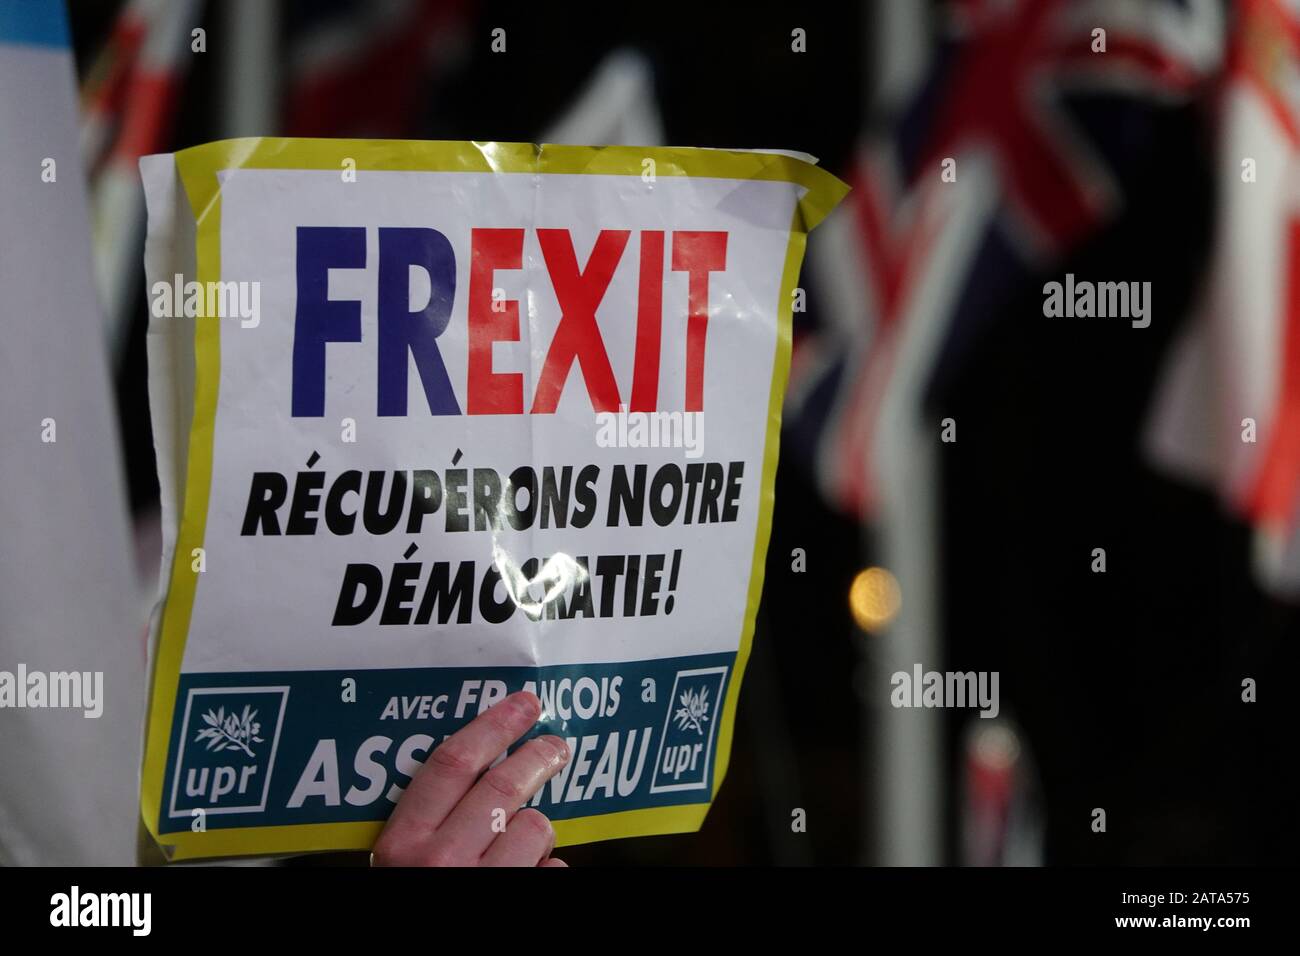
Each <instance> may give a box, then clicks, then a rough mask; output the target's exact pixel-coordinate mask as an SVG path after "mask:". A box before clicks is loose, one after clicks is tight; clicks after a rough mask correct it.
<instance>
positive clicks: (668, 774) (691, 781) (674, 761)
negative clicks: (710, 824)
mask: <svg viewBox="0 0 1300 956" xmlns="http://www.w3.org/2000/svg"><path fill="white" fill-rule="evenodd" d="M726 678H727V668H725V667H703V668H699V669H697V670H689V671H678V672H677V679H676V680H674V681H673V692H672V695H671V696H670V697H669V699H668V700H669V703H668V713H667V715H666V716H665V718H664V731H663V735H662V736H661V738H660V741H659V756H658V757H657V758H656V759H655V774H654V780H653V781H651V784H650V792H651V793H669V792H672V791H675V790H707V789H708V786H709V768H710V767H711V766H712V764H711V760H712V758H713V744H714V741H715V740H716V739H717V728H718V723H719V721H720V720H721V717H722V688H723V683H724V682H725V681H726Z"/></svg>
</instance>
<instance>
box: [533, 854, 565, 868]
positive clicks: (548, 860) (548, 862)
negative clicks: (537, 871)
mask: <svg viewBox="0 0 1300 956" xmlns="http://www.w3.org/2000/svg"><path fill="white" fill-rule="evenodd" d="M537 865H538V866H564V867H567V866H568V865H569V864H567V863H565V862H564V861H563V860H557V859H556V858H555V857H553V856H548V857H547V858H546V859H544V860H543V861H542V862H541V863H538V864H537Z"/></svg>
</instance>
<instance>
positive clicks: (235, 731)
mask: <svg viewBox="0 0 1300 956" xmlns="http://www.w3.org/2000/svg"><path fill="white" fill-rule="evenodd" d="M256 718H257V711H255V710H253V709H252V708H251V707H249V706H248V705H247V704H245V705H244V712H243V713H242V714H240V715H236V714H235V712H234V711H233V710H232V711H231V712H230V713H229V714H227V713H226V708H225V707H218V708H217V709H216V711H215V712H214V711H212V710H209V711H208V712H207V713H206V714H204V715H203V722H204V723H205V724H207V725H208V726H206V727H204V728H203V729H202V730H200V731H199V733H198V736H197V737H195V738H194V742H195V743H198V742H199V741H200V740H206V741H207V742H208V748H207V749H208V750H214V751H222V750H225V749H226V748H230V749H232V750H242V751H243V752H244V753H246V754H248V755H249V756H250V757H256V756H257V754H255V753H253V751H252V749H251V748H250V747H249V744H260V743H262V738H261V737H259V736H258V734H259V733H261V732H262V725H261V724H259V723H257V721H256Z"/></svg>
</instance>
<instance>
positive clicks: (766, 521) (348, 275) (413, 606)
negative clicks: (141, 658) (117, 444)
mask: <svg viewBox="0 0 1300 956" xmlns="http://www.w3.org/2000/svg"><path fill="white" fill-rule="evenodd" d="M141 169H142V173H143V177H144V181H145V189H146V195H147V199H148V207H149V235H148V243H147V247H146V254H145V256H146V272H147V274H148V281H149V286H150V295H151V309H152V319H151V326H150V339H149V357H150V365H151V369H150V394H151V404H152V408H153V414H154V430H155V444H156V449H157V455H158V468H159V476H160V485H161V487H162V501H163V519H164V537H165V541H164V549H165V551H164V572H163V577H164V581H163V587H162V598H161V601H160V603H161V613H160V614H157V615H155V619H156V635H155V641H154V645H153V674H154V678H153V686H152V693H151V699H150V705H149V726H148V733H147V740H146V759H145V766H144V779H143V786H142V810H143V815H144V820H145V823H146V825H147V826H148V827H149V828H150V831H151V832H152V833H153V834H154V836H155V837H156V838H157V840H158V841H159V843H160V845H162V846H163V847H164V849H165V851H166V852H167V853H168V854H169V855H170V856H171V857H172V858H173V859H182V858H188V857H196V856H218V855H235V854H272V853H294V852H303V851H309V850H321V849H341V848H365V847H369V846H370V845H371V843H373V840H374V838H375V836H376V835H377V834H378V832H379V830H380V829H381V827H382V824H383V821H384V819H385V818H386V817H387V815H388V813H389V812H390V811H391V809H392V807H393V806H394V804H395V802H396V800H397V799H398V798H399V797H400V795H401V793H402V789H403V787H404V786H405V785H406V784H407V783H409V781H410V778H411V774H412V773H413V772H414V771H415V769H416V768H417V767H418V766H419V764H420V762H422V761H423V760H424V759H425V758H426V757H427V756H428V754H429V752H430V751H431V750H432V749H433V748H434V747H436V746H437V745H438V744H439V743H440V742H441V741H442V740H443V739H445V738H446V737H447V736H448V735H449V734H451V733H453V732H454V731H455V730H456V729H458V728H459V727H461V726H463V725H464V724H465V723H466V722H468V721H469V720H471V719H472V718H473V717H474V716H476V715H477V714H479V713H480V712H482V711H483V710H484V709H486V708H487V707H489V706H491V705H492V704H493V703H495V702H496V701H498V700H500V699H502V698H503V697H504V696H506V694H508V693H511V692H513V691H517V690H521V689H527V690H530V691H532V692H534V693H536V694H537V695H538V696H539V697H540V698H541V700H542V703H543V714H542V719H541V721H540V722H539V724H538V725H537V727H536V729H535V733H539V734H540V733H553V734H556V735H559V736H561V737H564V738H566V739H567V741H568V742H569V746H570V749H571V751H572V754H573V757H572V759H571V760H570V762H569V764H568V765H567V766H566V767H565V768H564V770H563V771H562V772H561V773H560V774H559V775H558V776H557V777H556V778H555V779H554V780H553V781H551V782H550V783H548V784H547V785H546V786H545V787H544V788H543V790H542V791H541V792H540V793H539V794H538V795H537V797H536V798H535V799H533V800H532V801H531V802H530V805H532V806H536V807H537V808H538V809H540V810H541V811H542V812H544V813H545V814H546V815H547V816H548V817H550V818H551V820H552V821H553V822H554V824H555V829H556V833H557V842H558V844H559V845H565V844H572V843H579V842H588V841H592V840H600V839H608V838H611V837H621V836H637V835H646V834H654V833H670V832H681V831H686V830H693V829H696V828H698V827H699V825H700V823H701V822H702V821H703V819H704V816H705V813H706V812H707V809H708V806H709V803H710V801H711V800H712V798H713V796H714V794H715V793H716V792H717V789H718V786H719V785H720V784H721V782H722V779H723V776H724V775H725V773H726V767H727V760H728V754H729V749H730V742H731V730H732V724H733V721H734V718H735V712H736V704H737V698H738V694H739V689H740V679H741V675H742V673H743V670H744V666H745V661H746V658H747V656H748V653H749V647H750V642H751V639H752V635H753V628H754V617H755V613H756V610H757V606H758V601H759V596H760V593H761V590H762V583H763V568H764V560H765V554H766V549H767V541H768V533H769V528H770V522H771V511H772V494H773V491H772V486H773V477H774V472H775V467H776V458H777V446H778V432H779V426H780V412H781V400H782V395H783V392H784V387H785V380H786V374H787V370H788V363H789V348H790V320H791V311H792V308H794V307H795V304H796V301H797V300H798V298H799V297H800V296H801V294H802V293H801V292H800V291H799V290H798V289H797V283H798V273H799V265H800V261H801V259H802V255H803V249H804V239H805V235H806V233H807V232H808V230H810V229H811V228H812V227H813V226H814V225H816V223H817V222H819V221H820V220H821V219H822V218H823V217H824V216H825V215H826V213H827V212H829V211H830V209H831V208H832V207H833V206H834V205H835V203H836V202H838V201H839V199H840V198H842V196H843V194H844V192H845V191H846V190H845V187H844V186H843V184H841V183H839V182H838V181H837V180H836V179H834V177H832V176H830V175H829V174H827V173H825V172H824V171H822V170H820V169H818V168H817V167H816V166H815V165H814V164H813V163H812V162H810V161H809V160H808V159H806V158H802V157H798V156H795V155H791V154H783V153H768V152H749V151H724V150H702V149H671V148H641V147H635V148H634V147H605V148H587V147H574V146H549V145H547V146H540V147H539V146H534V145H530V144H508V143H443V142H396V141H359V140H288V139H244V140H231V141H226V142H220V143H213V144H209V145H205V146H200V147H196V148H194V149H190V150H185V151H183V152H180V153H177V154H175V155H174V156H171V155H167V156H152V157H146V158H145V159H144V160H142V162H141Z"/></svg>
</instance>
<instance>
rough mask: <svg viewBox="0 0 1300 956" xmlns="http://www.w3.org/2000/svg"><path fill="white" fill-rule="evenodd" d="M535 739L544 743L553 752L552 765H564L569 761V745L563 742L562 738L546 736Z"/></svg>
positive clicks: (551, 735) (552, 735)
mask: <svg viewBox="0 0 1300 956" xmlns="http://www.w3.org/2000/svg"><path fill="white" fill-rule="evenodd" d="M537 739H538V740H541V741H544V742H545V743H546V744H547V745H548V746H549V747H550V748H551V749H552V750H553V751H555V756H554V757H553V758H552V760H551V762H552V763H564V762H565V761H567V760H568V759H569V745H568V744H567V743H565V742H564V738H563V737H556V736H555V735H554V734H546V735H545V736H542V737H538V738H537Z"/></svg>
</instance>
